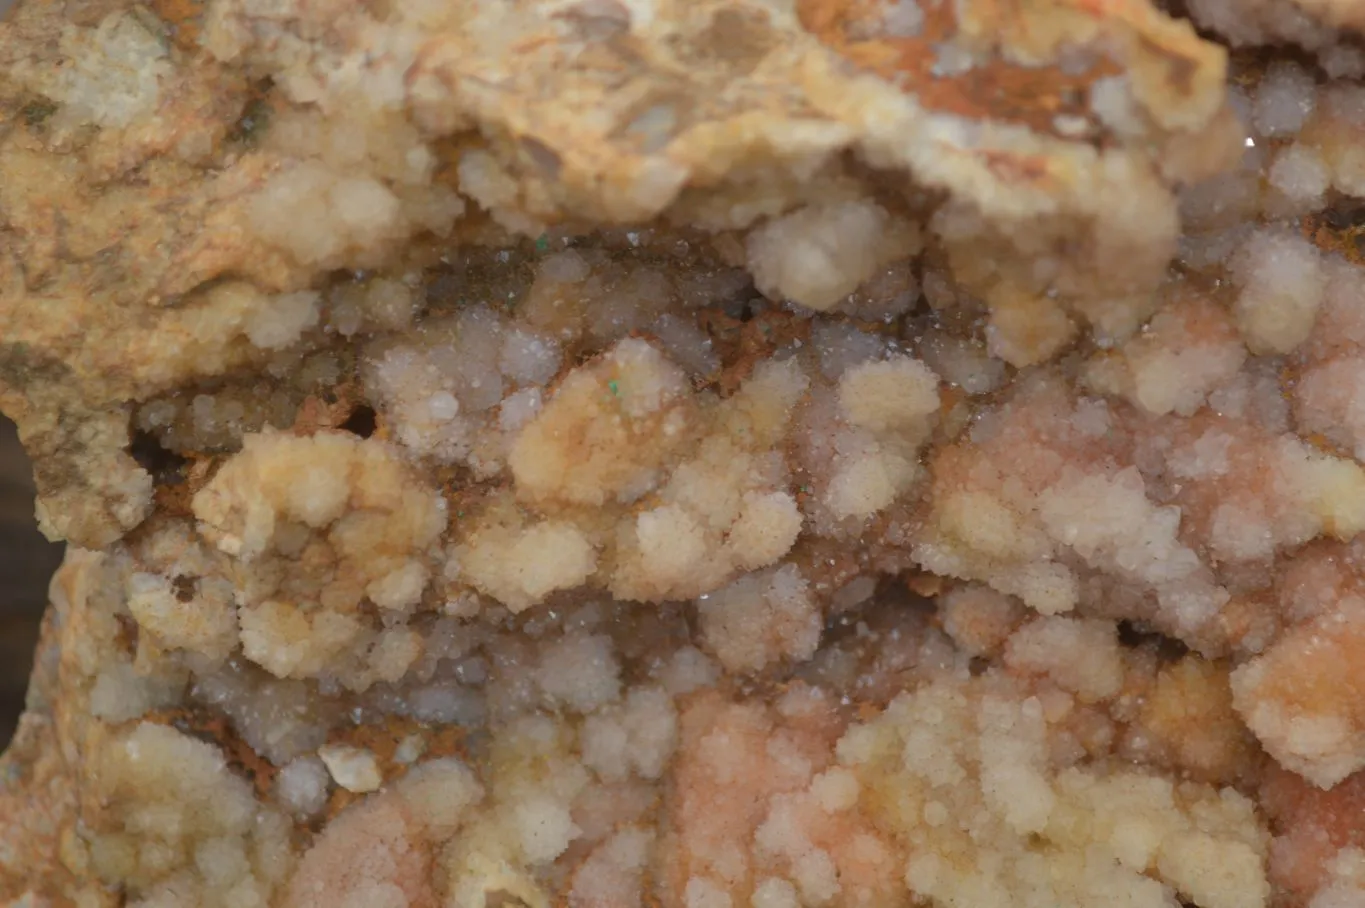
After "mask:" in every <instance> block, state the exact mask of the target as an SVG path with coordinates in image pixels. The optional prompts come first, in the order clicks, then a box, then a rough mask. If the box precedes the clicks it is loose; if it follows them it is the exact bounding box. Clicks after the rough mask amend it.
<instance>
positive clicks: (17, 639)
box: [0, 0, 62, 747]
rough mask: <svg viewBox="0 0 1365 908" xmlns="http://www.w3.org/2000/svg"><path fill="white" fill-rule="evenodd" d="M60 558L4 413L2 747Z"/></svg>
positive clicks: (0, 2) (19, 703)
mask: <svg viewBox="0 0 1365 908" xmlns="http://www.w3.org/2000/svg"><path fill="white" fill-rule="evenodd" d="M6 3H7V0H0V10H3V9H4V8H5V5H6ZM61 558H62V547H61V546H60V545H54V544H53V543H50V542H48V541H47V540H46V539H44V538H43V536H42V534H41V533H39V532H38V527H37V524H36V522H35V521H34V517H33V474H32V471H31V470H30V468H29V462H28V458H27V457H25V456H24V450H23V448H21V447H20V446H19V439H18V437H17V436H16V435H15V433H14V425H13V424H12V423H10V422H9V421H8V420H6V419H3V418H0V747H3V746H4V745H5V744H7V743H9V739H10V735H11V734H12V733H13V731H14V725H15V723H16V722H17V721H18V719H19V713H20V711H21V710H22V709H23V707H24V691H25V689H26V688H27V686H28V673H29V668H30V666H31V665H32V661H33V648H34V645H35V644H36V643H37V641H38V624H39V622H40V621H41V620H42V616H43V607H44V605H46V603H47V583H48V580H49V579H50V578H51V577H52V572H53V571H55V570H56V569H57V565H58V563H59V562H60V561H61Z"/></svg>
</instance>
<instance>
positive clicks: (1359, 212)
mask: <svg viewBox="0 0 1365 908" xmlns="http://www.w3.org/2000/svg"><path fill="white" fill-rule="evenodd" d="M1319 217H1320V218H1321V219H1322V223H1323V225H1324V226H1326V227H1328V228H1330V229H1332V230H1350V229H1352V228H1353V227H1360V226H1361V225H1365V205H1355V204H1351V203H1349V202H1340V203H1338V204H1336V205H1333V206H1332V207H1330V208H1328V209H1326V210H1325V211H1323V212H1322V214H1320V215H1319Z"/></svg>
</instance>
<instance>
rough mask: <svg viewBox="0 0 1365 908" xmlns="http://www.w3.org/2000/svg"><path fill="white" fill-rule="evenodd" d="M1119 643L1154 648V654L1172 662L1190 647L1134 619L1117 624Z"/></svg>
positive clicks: (1183, 654) (1127, 645) (1124, 645)
mask: <svg viewBox="0 0 1365 908" xmlns="http://www.w3.org/2000/svg"><path fill="white" fill-rule="evenodd" d="M1118 632H1119V645H1120V646H1122V647H1125V648H1127V649H1141V648H1144V647H1147V648H1152V649H1155V650H1156V654H1157V655H1158V656H1159V657H1160V658H1161V659H1162V660H1163V661H1166V662H1174V661H1175V660H1177V659H1180V658H1182V657H1184V656H1185V655H1186V654H1187V653H1189V651H1190V648H1189V647H1188V646H1186V645H1185V644H1183V643H1181V642H1180V641H1179V640H1177V639H1175V638H1174V637H1168V636H1166V635H1165V634H1162V633H1159V632H1157V631H1154V630H1152V629H1151V628H1149V627H1147V626H1145V625H1143V624H1140V623H1138V622H1135V621H1120V622H1119V626H1118Z"/></svg>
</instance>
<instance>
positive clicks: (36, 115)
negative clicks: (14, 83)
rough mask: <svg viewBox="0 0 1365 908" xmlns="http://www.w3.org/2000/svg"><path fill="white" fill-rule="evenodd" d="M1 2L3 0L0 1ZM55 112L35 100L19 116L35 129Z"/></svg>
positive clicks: (45, 102) (46, 102)
mask: <svg viewBox="0 0 1365 908" xmlns="http://www.w3.org/2000/svg"><path fill="white" fill-rule="evenodd" d="M0 2H3V0H0ZM56 112H57V105H56V104H55V103H53V102H52V101H49V100H48V99H47V98H35V99H34V100H32V101H29V102H28V103H27V104H25V105H24V107H23V109H22V110H20V111H19V115H20V116H21V117H23V118H24V122H25V123H27V124H28V125H29V126H30V127H33V128H35V129H36V128H37V127H39V126H42V125H43V124H44V123H46V122H47V121H48V120H49V119H50V118H51V117H52V115H53V114H55V113H56Z"/></svg>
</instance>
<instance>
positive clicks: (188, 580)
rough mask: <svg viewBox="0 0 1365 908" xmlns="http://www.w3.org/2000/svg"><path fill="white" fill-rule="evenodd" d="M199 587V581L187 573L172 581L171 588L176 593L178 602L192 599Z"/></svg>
mask: <svg viewBox="0 0 1365 908" xmlns="http://www.w3.org/2000/svg"><path fill="white" fill-rule="evenodd" d="M198 589H199V581H198V580H197V579H195V578H194V577H190V576H188V575H186V574H181V575H179V576H178V577H176V578H175V579H174V580H172V581H171V590H172V591H173V592H174V593H175V598H176V601H177V602H190V601H192V600H193V599H194V595H195V593H196V592H198Z"/></svg>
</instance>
